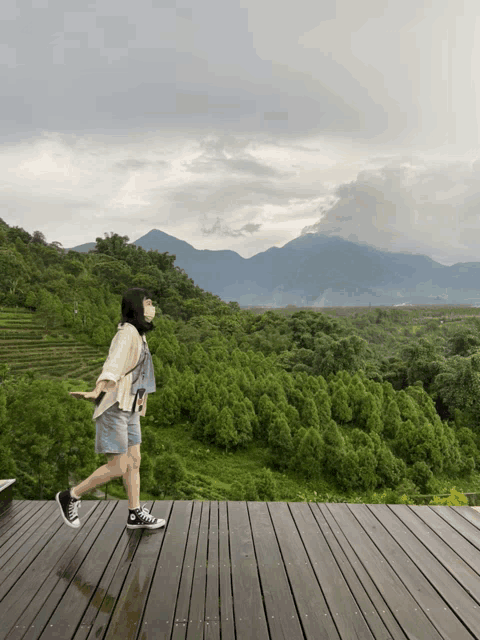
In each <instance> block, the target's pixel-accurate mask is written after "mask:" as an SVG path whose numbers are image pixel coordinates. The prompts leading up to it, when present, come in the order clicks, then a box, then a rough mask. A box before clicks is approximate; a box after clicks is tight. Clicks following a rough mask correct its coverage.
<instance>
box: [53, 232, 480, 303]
mask: <svg viewBox="0 0 480 640" xmlns="http://www.w3.org/2000/svg"><path fill="white" fill-rule="evenodd" d="M131 244H134V245H136V246H139V247H142V248H143V249H144V250H145V251H148V250H150V249H153V250H155V251H158V252H159V253H169V254H170V255H175V256H176V259H175V265H176V266H178V267H180V268H182V269H184V270H185V272H186V273H187V275H188V277H189V278H192V280H193V281H194V282H195V284H197V285H198V286H199V287H201V288H202V289H204V290H207V291H211V292H212V293H214V294H215V295H218V296H219V297H220V298H221V299H222V300H224V301H225V302H230V301H231V300H236V301H237V302H238V304H239V305H240V306H241V307H248V306H264V307H277V308H278V307H285V306H287V304H295V305H297V306H299V307H301V306H317V307H323V306H327V307H330V306H366V305H368V304H370V303H373V304H374V305H375V306H378V305H392V304H399V303H403V304H405V303H411V304H439V303H441V304H472V303H476V302H477V301H478V302H480V263H478V262H473V263H472V262H470V263H457V264H454V265H452V266H450V267H447V266H445V265H442V264H440V263H439V262H435V261H434V260H432V259H431V258H428V257H427V256H424V255H413V254H409V253H391V252H388V251H383V250H380V249H377V248H375V247H373V246H370V245H367V244H364V243H356V242H351V241H349V240H345V239H344V238H341V237H339V236H326V235H323V234H314V233H309V234H306V235H303V236H299V237H298V238H295V239H294V240H291V241H290V242H287V244H285V245H284V246H283V247H270V249H267V250H266V251H262V252H260V253H257V254H256V255H254V256H252V257H251V258H242V257H241V256H240V255H238V253H236V252H235V251H228V250H227V251H222V250H220V251H212V250H209V249H195V248H194V247H192V245H190V244H189V243H188V242H184V241H183V240H179V239H178V238H175V237H174V236H170V235H168V233H164V232H163V231H159V230H158V229H152V230H151V231H149V232H148V233H147V234H145V235H144V236H142V237H141V238H139V239H138V240H136V241H135V242H133V243H131ZM94 248H95V243H94V242H88V243H86V244H82V245H78V246H76V247H71V248H70V249H65V251H78V252H81V253H87V252H88V251H89V250H90V249H94Z"/></svg>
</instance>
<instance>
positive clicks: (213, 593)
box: [199, 500, 220, 640]
mask: <svg viewBox="0 0 480 640" xmlns="http://www.w3.org/2000/svg"><path fill="white" fill-rule="evenodd" d="M207 565H208V566H207V586H206V590H205V625H204V628H203V637H204V638H205V639H206V640H220V607H219V604H218V598H219V594H218V581H219V577H220V573H219V568H218V502H217V501H216V500H214V501H212V502H210V522H209V523H208V562H207ZM199 637H200V636H199Z"/></svg>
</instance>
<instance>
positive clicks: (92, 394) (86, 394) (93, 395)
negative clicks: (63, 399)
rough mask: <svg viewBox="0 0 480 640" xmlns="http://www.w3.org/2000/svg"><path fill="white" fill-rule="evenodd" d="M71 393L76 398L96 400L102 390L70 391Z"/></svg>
mask: <svg viewBox="0 0 480 640" xmlns="http://www.w3.org/2000/svg"><path fill="white" fill-rule="evenodd" d="M69 394H70V395H71V396H73V397H74V398H84V399H85V400H90V401H91V402H95V400H96V399H97V398H98V396H99V395H100V392H99V391H97V390H96V389H94V390H93V391H70V392H69Z"/></svg>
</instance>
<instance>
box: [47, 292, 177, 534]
mask: <svg viewBox="0 0 480 640" xmlns="http://www.w3.org/2000/svg"><path fill="white" fill-rule="evenodd" d="M154 316H155V308H154V307H153V305H152V299H151V295H150V294H149V292H148V291H145V289H140V288H133V289H129V290H128V291H126V292H125V293H124V295H123V299H122V321H121V322H120V323H119V324H118V327H117V333H116V335H115V336H114V337H113V340H112V342H111V344H110V350H109V352H108V357H107V359H106V361H105V364H104V365H103V370H102V373H101V374H100V375H99V377H98V379H97V384H96V387H95V390H94V391H91V392H88V393H77V392H71V393H72V395H75V396H76V397H79V396H83V397H84V398H88V399H90V400H93V401H95V404H96V408H95V411H94V413H93V417H92V419H93V420H95V423H96V439H95V453H104V454H105V455H106V456H107V459H108V462H107V464H105V465H103V466H102V467H99V468H98V469H97V470H96V471H94V472H93V473H92V475H91V476H90V477H88V478H87V479H86V480H84V481H83V482H81V483H80V484H78V485H77V486H76V487H73V488H72V489H66V490H65V491H60V492H59V493H57V495H56V496H55V499H56V501H57V502H58V505H59V508H60V513H61V515H62V518H63V520H64V522H65V524H67V525H68V526H69V527H74V528H78V527H80V519H79V517H78V507H79V505H80V497H81V495H82V494H84V493H86V492H87V491H90V490H91V489H94V488H95V487H98V486H100V485H102V484H105V483H106V482H108V481H109V480H110V479H112V478H117V477H120V476H122V477H123V479H124V484H125V487H126V490H127V494H128V506H129V509H128V518H127V528H129V529H142V528H143V529H158V528H159V527H162V526H164V525H165V520H160V519H157V518H154V517H153V516H151V515H150V514H149V513H148V511H147V509H146V508H145V506H144V507H142V508H140V503H139V500H140V444H141V442H142V435H141V429H140V416H144V415H145V412H146V408H147V395H148V393H153V392H154V391H156V387H155V376H154V371H153V362H152V356H151V355H150V351H149V349H148V344H147V340H146V337H145V334H146V333H147V332H148V331H151V330H152V329H154V328H155V327H154V325H153V323H152V322H151V321H152V319H153V318H154Z"/></svg>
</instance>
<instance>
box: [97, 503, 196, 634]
mask: <svg viewBox="0 0 480 640" xmlns="http://www.w3.org/2000/svg"><path fill="white" fill-rule="evenodd" d="M177 504H178V503H177ZM125 506H126V505H125ZM147 508H148V509H149V511H150V512H151V513H152V515H154V516H155V517H156V518H163V519H164V520H165V521H166V523H168V522H169V516H170V512H171V510H172V501H163V500H162V501H157V502H155V505H154V508H153V509H152V503H151V502H148V503H147ZM180 511H184V510H182V509H180ZM181 515H182V514H181ZM126 516H127V513H126V512H125V515H124V517H125V518H126ZM184 529H185V527H184ZM184 529H182V530H180V532H179V534H177V531H178V529H173V533H172V530H170V531H169V532H168V533H166V526H165V527H161V528H159V529H154V530H152V531H149V530H147V529H139V530H137V531H130V530H129V529H125V532H126V533H127V535H129V537H130V545H132V546H133V547H134V551H135V552H134V553H130V549H128V548H127V549H126V551H127V553H125V554H124V556H123V557H122V559H121V562H120V564H119V566H118V567H117V570H116V572H115V576H114V579H113V581H112V584H113V585H114V587H113V591H114V593H115V596H114V597H115V608H114V610H113V613H112V615H111V617H110V621H109V624H108V629H107V633H106V634H105V635H104V636H103V637H104V638H107V639H108V638H110V639H112V638H118V639H119V640H121V639H122V638H128V639H133V638H136V637H137V634H139V633H142V634H143V633H144V632H145V633H147V634H149V633H152V632H153V631H155V637H157V638H162V637H166V636H165V635H162V633H165V627H164V628H163V631H162V630H160V629H159V632H158V633H157V628H156V627H150V626H149V625H148V621H147V620H144V619H143V614H144V611H145V609H146V606H147V604H148V603H149V598H148V595H149V593H150V591H151V589H152V581H153V577H154V573H155V568H156V565H157V559H158V560H159V562H158V564H160V565H161V561H160V560H161V558H162V555H161V554H160V549H162V551H163V544H164V541H165V538H167V537H172V536H175V537H176V536H177V535H179V536H180V539H181V538H182V536H183V535H184V534H183V533H182V531H184ZM133 541H135V542H134V544H132V543H133ZM175 546H176V545H175V543H174V547H175ZM159 555H160V557H159ZM182 560H183V551H181V557H180V562H181V561H182ZM177 573H178V571H177V572H173V577H172V578H171V581H169V580H168V579H167V580H164V581H162V582H163V583H162V584H161V586H159V587H157V588H156V589H153V591H152V593H151V598H150V604H153V605H154V606H155V607H156V608H157V609H160V610H161V611H162V612H163V611H164V609H165V606H166V605H167V606H168V603H172V602H173V604H174V598H175V595H172V593H171V592H172V586H173V587H175V586H176V584H175V576H176V574H177ZM162 574H163V576H164V577H166V576H165V574H164V572H163V571H162ZM176 592H177V590H176V588H175V589H174V594H176ZM168 623H169V624H168ZM166 626H168V629H167V633H168V634H169V633H170V630H171V618H170V620H169V621H168V622H167V625H166ZM97 634H98V632H97V631H94V629H93V628H92V629H91V631H90V634H89V636H88V637H89V638H94V637H97Z"/></svg>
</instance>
